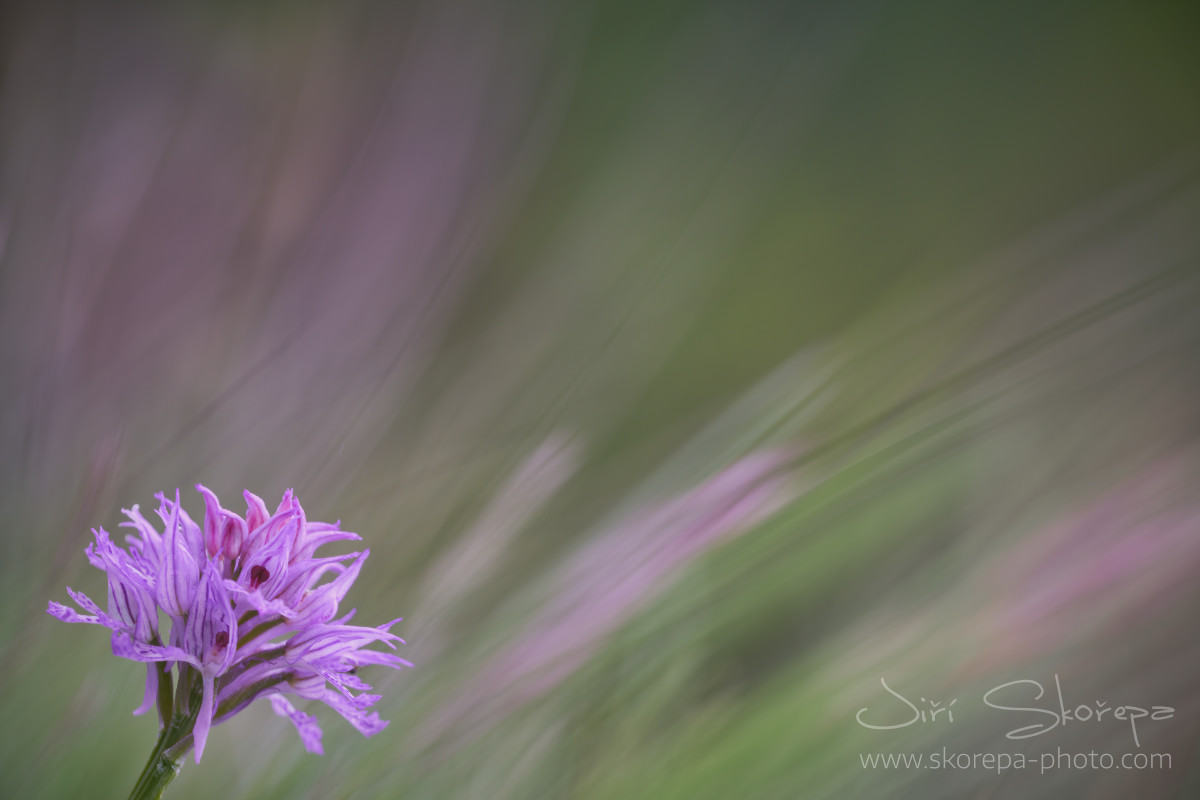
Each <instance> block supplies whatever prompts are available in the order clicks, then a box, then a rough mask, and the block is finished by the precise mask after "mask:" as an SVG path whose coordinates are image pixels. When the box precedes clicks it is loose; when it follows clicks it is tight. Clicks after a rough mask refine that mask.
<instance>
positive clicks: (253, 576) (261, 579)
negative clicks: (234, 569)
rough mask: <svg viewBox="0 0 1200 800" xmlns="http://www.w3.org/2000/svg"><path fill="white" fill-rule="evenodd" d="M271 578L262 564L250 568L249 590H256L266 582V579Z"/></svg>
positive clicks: (268, 571)
mask: <svg viewBox="0 0 1200 800" xmlns="http://www.w3.org/2000/svg"><path fill="white" fill-rule="evenodd" d="M270 577H271V572H270V570H268V569H267V568H266V567H264V566H263V565H262V564H255V565H254V566H253V567H251V568H250V588H251V589H257V588H258V587H259V586H262V585H263V583H265V582H266V580H267V578H270Z"/></svg>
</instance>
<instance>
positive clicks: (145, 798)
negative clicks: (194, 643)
mask: <svg viewBox="0 0 1200 800" xmlns="http://www.w3.org/2000/svg"><path fill="white" fill-rule="evenodd" d="M183 672H184V674H183V675H181V676H180V680H179V688H180V690H182V692H181V696H179V697H176V698H175V703H174V707H175V708H174V712H175V713H173V714H172V715H171V719H170V721H169V722H168V723H167V724H166V725H164V726H163V728H162V731H161V732H160V733H159V735H158V741H157V742H155V743H154V750H152V751H151V753H150V758H149V759H147V761H146V766H145V768H143V769H142V774H141V776H140V777H139V778H138V781H137V783H136V784H134V786H133V791H131V792H130V793H129V800H159V798H161V797H162V795H163V792H164V791H166V789H167V785H168V784H169V783H170V782H171V781H173V780H175V776H176V775H178V774H179V766H180V763H181V762H182V761H183V757H184V756H185V755H187V752H188V750H190V749H191V746H190V745H189V746H187V747H183V748H181V747H178V746H177V745H179V744H180V742H182V741H183V740H185V739H187V738H188V737H189V736H191V734H192V728H194V727H195V725H196V716H197V714H198V712H199V708H200V697H199V694H200V687H199V684H198V683H196V684H195V685H194V686H193V685H192V684H193V683H195V682H194V681H191V680H189V679H188V678H189V677H190V675H189V674H188V673H190V672H191V670H188V669H185V670H183ZM162 685H163V684H162V683H161V682H160V683H159V686H160V688H161V687H162ZM169 691H170V690H169V689H168V693H169ZM188 695H191V696H188ZM181 700H182V701H183V702H180V701H181ZM172 748H174V749H172Z"/></svg>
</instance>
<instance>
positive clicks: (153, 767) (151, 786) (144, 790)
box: [129, 717, 179, 800]
mask: <svg viewBox="0 0 1200 800" xmlns="http://www.w3.org/2000/svg"><path fill="white" fill-rule="evenodd" d="M178 720H179V718H178V717H176V718H174V719H173V720H172V721H171V722H172V724H171V725H168V726H167V727H165V728H163V731H162V733H161V734H159V736H158V741H157V742H156V743H155V744H154V751H153V752H151V753H150V758H149V760H147V761H146V767H145V769H143V770H142V775H141V777H140V778H138V782H137V783H136V784H135V785H134V787H133V791H132V792H130V793H129V800H159V798H160V797H162V795H163V792H164V791H166V788H167V784H169V783H170V782H171V781H172V780H174V779H175V776H176V775H178V774H179V761H177V760H172V759H171V758H169V757H168V756H167V754H166V749H167V748H168V747H170V746H171V744H172V742H171V741H170V740H171V738H173V736H174V735H177V734H178V733H179V731H178V729H177V726H176V724H175V723H176V722H177V721H178Z"/></svg>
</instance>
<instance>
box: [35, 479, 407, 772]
mask: <svg viewBox="0 0 1200 800" xmlns="http://www.w3.org/2000/svg"><path fill="white" fill-rule="evenodd" d="M196 489H197V490H198V491H199V492H200V493H201V494H202V495H203V496H204V504H205V514H204V524H203V525H197V524H196V523H195V521H193V520H192V518H191V517H190V516H188V513H187V512H186V511H185V510H184V509H183V507H182V506H181V505H180V502H179V492H178V490H176V492H175V497H174V499H173V500H172V499H169V498H167V497H166V496H164V495H162V494H159V495H158V500H159V503H160V505H159V508H158V516H159V517H160V518H161V520H162V522H163V525H164V529H163V531H162V533H160V532H159V531H158V530H157V529H156V528H155V527H154V525H153V524H151V523H150V522H149V521H148V520H147V519H146V518H145V517H143V516H142V514H141V512H140V511H139V510H138V507H137V506H136V505H135V506H133V508H131V509H127V510H124V513H125V515H126V516H127V517H128V518H129V521H128V522H123V523H121V525H122V526H123V527H127V528H130V529H132V531H133V533H132V534H130V535H129V536H127V537H126V540H127V541H128V543H129V545H130V547H129V549H127V550H126V549H123V548H121V547H118V546H117V545H116V544H114V543H113V541H112V540H111V539H110V537H109V535H108V533H107V532H105V531H104V529H102V528H101V529H99V530H93V531H92V532H93V534H94V535H95V538H96V541H95V542H94V543H93V544H90V545H88V547H87V556H88V560H89V561H91V563H92V565H93V566H95V567H97V568H99V569H101V570H103V571H104V572H105V573H106V575H107V576H108V610H107V612H105V611H104V610H102V609H101V608H100V607H99V606H98V605H97V604H96V603H94V602H93V601H92V600H91V599H90V598H89V597H87V595H85V594H83V593H81V592H77V591H75V590H73V589H71V588H69V587H68V588H67V593H68V594H69V595H70V596H71V598H72V599H73V600H74V601H75V602H76V604H78V606H79V607H80V608H81V609H82V610H83V611H84V612H86V613H83V614H81V613H79V612H77V611H75V610H74V609H72V608H69V607H67V606H65V605H62V604H60V603H55V602H51V603H50V608H49V609H48V610H49V613H50V614H52V615H53V616H55V617H57V618H58V619H60V620H63V621H64V622H86V623H91V624H94V625H102V626H104V627H106V628H108V629H110V631H111V632H112V651H113V654H114V655H117V656H120V657H122V658H128V659H130V660H132V661H140V662H143V663H145V664H146V667H147V677H146V693H145V696H144V699H143V701H142V704H141V706H139V707H138V709H137V710H136V711H134V713H135V714H142V713H145V712H146V711H148V710H149V709H150V708H151V707H153V706H154V705H155V702H156V700H157V705H158V711H159V721H160V729H161V730H162V735H161V736H160V741H159V747H158V748H157V749H156V755H155V756H152V757H151V762H152V764H153V762H154V761H155V758H156V757H159V756H162V757H165V758H166V759H168V760H170V759H177V758H179V757H181V756H182V755H183V754H184V753H186V752H187V749H188V748H189V747H190V748H194V750H195V759H196V762H197V763H199V762H200V758H201V756H202V755H203V753H204V745H205V743H206V741H207V739H208V734H209V731H210V730H211V728H212V726H213V725H217V724H219V723H221V722H224V721H225V720H227V719H229V718H230V717H232V716H234V715H235V714H237V713H238V712H239V711H241V710H242V709H243V708H245V707H246V706H248V705H249V704H250V703H252V702H253V701H254V700H256V699H258V698H260V697H269V699H270V702H271V706H272V708H273V709H274V711H275V713H276V714H278V715H280V716H283V717H286V718H288V719H289V720H290V721H291V722H292V724H293V725H294V726H295V727H296V730H297V731H298V732H299V734H300V739H301V741H302V742H303V744H304V746H305V748H306V749H308V750H309V751H310V752H313V753H321V752H322V748H321V729H320V727H319V726H318V724H317V721H316V719H315V718H314V717H312V716H310V715H308V714H306V713H304V712H303V711H300V710H298V709H297V708H296V707H295V706H293V705H292V703H291V701H290V700H289V699H288V698H287V697H286V696H285V695H295V696H297V697H300V698H303V699H306V700H319V701H321V702H323V703H325V704H326V705H328V706H330V707H331V708H333V709H334V710H335V711H337V712H338V713H339V714H341V715H342V716H343V717H345V718H346V720H348V721H349V722H350V724H351V725H353V726H354V727H355V728H357V729H358V730H359V731H361V732H362V733H363V734H364V735H366V736H371V735H373V734H376V733H378V732H379V731H381V730H383V729H384V728H385V727H386V726H387V722H386V721H384V720H381V719H380V718H379V715H378V714H377V713H375V712H372V711H370V710H369V709H370V707H371V706H372V705H373V704H374V703H375V702H376V701H377V700H379V696H378V695H373V694H369V691H370V689H371V687H370V686H369V685H367V684H366V683H364V682H363V681H362V679H361V678H359V677H358V676H357V674H356V672H357V671H358V668H359V667H363V666H368V665H379V666H385V667H391V668H393V669H399V668H401V667H408V666H412V665H411V664H410V663H409V662H407V661H405V660H404V659H402V658H400V657H399V656H397V655H394V654H392V653H388V652H382V651H378V650H369V649H366V648H367V647H368V646H370V645H372V644H374V643H376V642H383V643H384V644H385V645H387V646H389V647H391V648H392V649H395V643H396V642H403V640H402V639H400V638H399V637H398V636H396V635H394V634H392V633H389V632H388V631H389V629H390V628H391V627H392V626H393V625H394V624H395V623H396V622H399V620H398V619H397V620H393V621H392V622H389V623H387V624H386V625H381V626H379V627H378V628H366V627H360V626H357V625H349V624H347V623H348V621H349V620H350V618H351V617H352V616H353V614H354V612H353V611H351V612H350V613H348V614H345V615H344V616H342V617H341V618H340V619H336V620H335V619H334V618H335V617H336V616H337V613H338V605H339V604H340V603H341V601H342V599H343V598H344V597H345V596H346V593H347V591H349V589H350V586H351V584H353V583H354V580H355V578H357V577H358V574H359V571H360V570H361V569H362V565H363V562H364V561H365V560H366V558H367V555H368V553H369V551H367V550H363V551H362V552H352V553H347V554H345V555H338V556H326V557H321V558H318V557H316V556H315V553H316V550H317V549H318V548H319V547H320V546H321V545H324V544H328V543H330V542H336V541H342V540H350V539H354V540H357V539H360V538H361V537H359V536H358V535H357V534H354V533H350V532H348V531H343V530H341V529H340V527H339V524H340V523H335V524H332V525H330V524H326V523H321V522H308V521H307V518H306V517H305V514H304V509H303V508H301V506H300V502H299V500H297V499H296V497H295V495H294V494H293V493H292V491H291V490H290V489H289V490H288V491H287V492H285V493H284V496H283V501H282V502H281V503H280V504H279V507H278V509H277V510H276V511H275V513H274V514H270V513H268V511H267V507H266V505H265V504H264V503H263V501H262V500H261V499H260V498H258V497H257V496H255V495H253V494H251V493H250V492H245V493H244V496H245V499H246V505H247V509H246V515H245V517H242V516H239V515H238V514H236V513H235V512H233V511H229V510H227V509H225V508H223V507H222V506H221V504H220V502H219V500H218V499H217V496H216V495H215V494H213V493H212V492H211V491H209V490H208V489H207V488H205V487H204V486H201V485H199V484H197V485H196ZM329 576H332V579H331V580H327V581H324V582H322V581H323V579H325V578H327V577H329ZM160 610H161V611H163V612H165V614H166V616H167V618H169V619H170V621H171V625H170V632H169V634H167V635H166V636H165V637H164V636H163V632H162V631H161V630H160V629H159V611H160ZM172 669H174V670H176V675H175V678H174V679H173V678H172ZM173 683H174V684H175V685H176V686H177V691H176V690H175V689H174V688H173V686H172V684H173ZM170 763H171V764H174V763H175V762H174V761H170ZM150 766H151V765H147V770H148V772H150V771H151V770H150ZM143 780H146V775H145V774H144V775H143ZM164 785H165V784H164ZM159 791H161V789H159ZM135 793H136V790H135Z"/></svg>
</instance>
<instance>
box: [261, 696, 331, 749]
mask: <svg viewBox="0 0 1200 800" xmlns="http://www.w3.org/2000/svg"><path fill="white" fill-rule="evenodd" d="M270 700H271V708H272V709H274V710H275V713H276V714H278V715H279V716H281V717H287V718H288V719H290V720H291V721H292V724H293V725H295V726H296V733H298V734H300V741H301V742H303V743H304V749H305V750H307V751H308V752H310V753H316V754H317V755H324V754H325V751H324V749H322V747H321V726H320V725H319V724H317V718H316V717H314V716H312V715H311V714H305V713H304V712H303V711H300V710H299V709H297V708H296V707H295V706H294V705H292V704H291V703H290V702H288V699H287V698H286V697H284V696H283V695H281V694H273V695H271V697H270Z"/></svg>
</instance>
